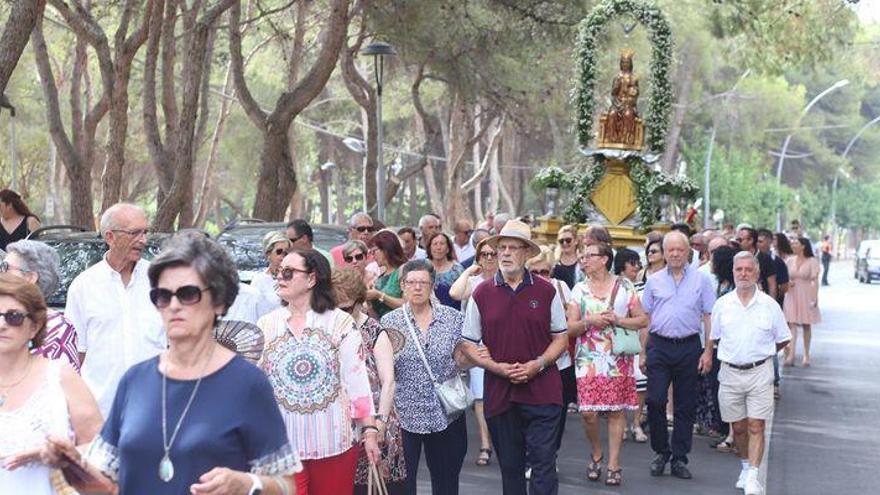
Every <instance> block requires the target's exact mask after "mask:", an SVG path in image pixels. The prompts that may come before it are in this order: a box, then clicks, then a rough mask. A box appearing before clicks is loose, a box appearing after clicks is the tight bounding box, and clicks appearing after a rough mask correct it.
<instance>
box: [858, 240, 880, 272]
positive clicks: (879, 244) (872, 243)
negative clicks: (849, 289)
mask: <svg viewBox="0 0 880 495" xmlns="http://www.w3.org/2000/svg"><path fill="white" fill-rule="evenodd" d="M869 250H870V251H873V252H874V256H877V255H880V239H872V240H866V241H862V242H860V243H859V247H858V248H857V249H856V259H855V262H854V263H853V265H854V266H853V278H856V279H857V278H859V265H860V264H861V261H862V259H864V258H865V256H866V255H867V253H868V251H869Z"/></svg>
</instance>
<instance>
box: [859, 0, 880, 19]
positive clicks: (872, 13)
mask: <svg viewBox="0 0 880 495" xmlns="http://www.w3.org/2000/svg"><path fill="white" fill-rule="evenodd" d="M855 8H856V13H857V14H858V16H859V20H861V21H862V22H863V23H866V24H867V23H871V22H880V0H861V1H860V2H859V3H857V4H856V7H855Z"/></svg>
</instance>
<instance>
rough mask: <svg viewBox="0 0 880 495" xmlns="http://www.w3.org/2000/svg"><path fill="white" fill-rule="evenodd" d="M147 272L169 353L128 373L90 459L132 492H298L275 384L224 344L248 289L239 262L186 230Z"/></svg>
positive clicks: (294, 463)
mask: <svg viewBox="0 0 880 495" xmlns="http://www.w3.org/2000/svg"><path fill="white" fill-rule="evenodd" d="M147 273H148V276H149V279H150V286H151V287H152V289H151V290H150V300H151V301H152V303H153V304H154V305H155V306H156V308H157V309H158V310H159V313H160V316H161V317H162V322H163V324H164V327H165V331H166V332H167V334H168V343H169V345H168V349H167V350H166V351H165V352H163V353H161V354H160V355H159V356H156V357H154V358H152V359H148V360H146V361H143V362H141V363H139V364H136V365H134V366H132V367H131V368H129V370H128V371H127V372H126V373H125V375H124V376H123V377H122V380H121V381H120V383H119V388H118V389H117V391H116V396H115V398H114V401H113V408H112V409H111V410H110V415H109V417H108V418H107V422H106V423H104V428H103V429H102V430H101V435H100V437H98V438H97V439H96V440H95V442H94V443H93V444H92V447H91V449H90V450H89V454H88V459H89V461H90V462H91V464H92V465H94V466H96V467H98V468H99V469H100V470H101V471H102V472H104V473H106V474H107V475H109V477H110V478H112V479H113V480H114V481H116V482H117V483H118V485H119V491H120V493H125V494H129V493H144V494H147V493H150V494H152V493H193V494H230V495H231V494H237V495H245V494H251V493H255V490H262V491H261V492H260V493H264V494H266V493H271V494H273V495H281V494H286V493H289V492H290V488H291V482H292V480H291V479H290V476H289V475H291V474H293V473H294V472H295V471H297V470H299V469H301V466H300V463H299V460H298V459H297V457H296V454H295V453H294V451H293V448H292V447H291V444H290V442H289V441H288V439H287V435H286V431H285V429H284V423H283V422H282V420H281V415H280V414H279V413H278V408H277V406H276V403H275V397H274V395H273V394H272V387H271V385H270V384H269V381H268V380H267V379H266V376H265V375H264V374H263V373H262V372H261V371H260V370H259V369H257V368H256V367H255V366H254V365H252V364H250V363H249V362H248V361H247V360H245V359H244V358H243V357H241V356H239V355H237V354H235V353H234V352H232V351H230V350H228V349H226V348H224V347H223V346H221V345H219V344H218V343H217V342H215V340H214V335H213V330H214V326H215V325H216V324H217V321H218V320H219V319H220V317H221V316H223V314H224V313H226V310H227V308H229V306H230V305H232V302H233V301H234V300H235V297H236V295H237V293H238V272H237V271H236V268H235V264H234V263H233V262H232V260H231V259H230V258H229V255H228V254H226V251H225V250H224V249H223V248H222V247H221V246H220V245H219V244H217V243H216V242H214V241H212V240H209V239H206V238H205V237H204V236H203V235H201V234H199V233H185V234H179V235H177V236H175V237H173V238H172V239H171V240H169V241H168V243H167V244H166V246H165V247H164V249H163V250H162V252H161V253H160V254H159V255H158V256H157V257H156V258H155V259H154V260H153V261H152V263H151V264H150V268H149V270H148V272H147ZM241 404H247V407H238V406H239V405H241Z"/></svg>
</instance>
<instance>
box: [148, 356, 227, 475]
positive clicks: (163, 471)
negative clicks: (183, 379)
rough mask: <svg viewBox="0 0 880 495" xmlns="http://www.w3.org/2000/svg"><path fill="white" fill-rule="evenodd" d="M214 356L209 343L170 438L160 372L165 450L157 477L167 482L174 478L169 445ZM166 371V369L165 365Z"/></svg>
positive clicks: (164, 381)
mask: <svg viewBox="0 0 880 495" xmlns="http://www.w3.org/2000/svg"><path fill="white" fill-rule="evenodd" d="M213 356H214V345H213V344H211V351H210V353H209V354H208V359H207V360H205V364H203V365H202V371H201V373H199V378H198V379H197V380H196V385H195V386H194V387H193V391H192V393H191V394H190V395H189V400H188V401H187V402H186V407H184V408H183V412H182V413H181V414H180V419H178V420H177V425H176V426H175V427H174V431H173V432H172V433H171V440H168V407H167V398H166V396H167V391H166V388H167V377H166V375H165V373H162V449H163V450H164V451H165V455H163V456H162V460H161V461H159V479H160V480H162V481H164V482H165V483H168V482H169V481H171V479H172V478H174V464H173V463H172V462H171V454H170V453H171V446H172V445H173V444H174V439H175V438H177V432H178V431H180V425H182V424H183V418H185V417H186V413H188V412H189V407H190V406H191V405H192V403H193V400H194V399H195V398H196V393H197V392H198V391H199V385H201V383H202V378H204V377H205V370H206V369H207V368H208V363H210V362H211V358H212V357H213ZM165 369H166V371H167V370H168V368H167V366H166V368H165Z"/></svg>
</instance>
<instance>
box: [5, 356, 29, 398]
mask: <svg viewBox="0 0 880 495" xmlns="http://www.w3.org/2000/svg"><path fill="white" fill-rule="evenodd" d="M32 362H34V360H33V359H31V358H30V356H28V364H27V369H25V370H24V374H23V375H21V378H19V379H18V380H16V381H15V382H14V383H13V384H12V385H3V386H2V387H0V388H2V389H3V392H0V407H3V405H4V404H6V398H7V397H9V392H12V389H14V388H15V387H17V386H18V385H19V384H20V383H21V382H23V381H24V379H25V378H27V376H28V375H29V374H30V372H31V363H32Z"/></svg>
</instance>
